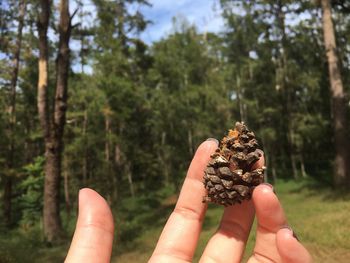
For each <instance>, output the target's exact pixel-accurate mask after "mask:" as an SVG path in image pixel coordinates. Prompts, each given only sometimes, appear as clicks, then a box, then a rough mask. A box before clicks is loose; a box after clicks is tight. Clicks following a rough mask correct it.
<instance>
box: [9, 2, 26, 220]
mask: <svg viewBox="0 0 350 263" xmlns="http://www.w3.org/2000/svg"><path fill="white" fill-rule="evenodd" d="M18 6H19V8H18V9H19V15H18V27H17V36H16V43H15V46H14V51H13V69H12V72H11V81H10V100H9V101H10V105H9V111H8V112H9V151H8V160H7V166H8V171H9V172H10V174H9V175H7V176H6V177H5V186H4V188H5V189H4V215H5V223H6V225H10V224H11V202H12V188H13V185H12V184H13V178H12V177H13V175H12V174H11V172H12V171H13V170H14V169H15V151H16V137H15V134H16V95H17V91H16V89H17V80H18V71H19V66H20V64H19V62H20V54H21V47H22V31H23V25H24V16H25V10H26V1H25V0H21V1H20V2H19V3H18Z"/></svg>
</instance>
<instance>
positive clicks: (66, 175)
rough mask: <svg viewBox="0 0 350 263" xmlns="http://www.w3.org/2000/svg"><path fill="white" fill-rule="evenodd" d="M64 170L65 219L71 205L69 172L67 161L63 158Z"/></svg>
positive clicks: (68, 214)
mask: <svg viewBox="0 0 350 263" xmlns="http://www.w3.org/2000/svg"><path fill="white" fill-rule="evenodd" d="M63 162H64V170H63V178H64V200H65V203H66V212H67V217H68V218H70V211H71V203H70V197H69V172H68V160H67V158H64V161H63Z"/></svg>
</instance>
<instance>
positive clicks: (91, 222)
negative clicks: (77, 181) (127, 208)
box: [65, 188, 114, 262]
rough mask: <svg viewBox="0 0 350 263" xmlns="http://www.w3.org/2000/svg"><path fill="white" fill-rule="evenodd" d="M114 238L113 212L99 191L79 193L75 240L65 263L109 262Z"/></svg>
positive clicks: (86, 190)
mask: <svg viewBox="0 0 350 263" xmlns="http://www.w3.org/2000/svg"><path fill="white" fill-rule="evenodd" d="M113 235H114V222H113V215H112V212H111V210H110V208H109V206H108V204H107V202H106V200H105V199H104V198H103V197H102V196H101V195H99V194H98V193H97V192H96V191H94V190H92V189H89V188H84V189H81V190H80V191H79V213H78V220H77V225H76V229H75V232H74V236H73V240H72V243H71V246H70V248H69V251H68V254H67V258H66V260H65V262H90V261H89V260H91V259H92V258H98V259H99V262H109V260H110V256H111V252H112V245H113Z"/></svg>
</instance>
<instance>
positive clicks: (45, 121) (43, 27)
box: [38, 0, 72, 242]
mask: <svg viewBox="0 0 350 263" xmlns="http://www.w3.org/2000/svg"><path fill="white" fill-rule="evenodd" d="M40 6H41V10H40V13H39V21H38V31H39V56H40V57H39V80H38V111H39V119H40V124H41V127H42V130H43V135H44V139H45V168H44V171H45V184H44V233H45V238H46V240H47V241H48V242H54V241H55V240H57V239H60V236H61V220H60V177H61V166H62V164H61V163H62V160H61V159H62V150H63V132H64V125H65V122H66V110H67V89H68V72H69V52H70V50H69V39H70V35H71V30H72V24H71V21H72V17H71V16H70V15H69V1H68V0H61V1H60V7H59V13H60V21H59V26H58V29H59V43H58V55H57V60H56V87H55V99H54V103H53V105H54V106H53V108H52V112H50V109H49V105H48V87H49V83H48V74H49V69H48V58H49V56H48V39H47V30H48V26H49V19H50V12H51V1H50V0H41V1H40Z"/></svg>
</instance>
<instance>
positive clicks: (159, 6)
mask: <svg viewBox="0 0 350 263" xmlns="http://www.w3.org/2000/svg"><path fill="white" fill-rule="evenodd" d="M150 3H151V4H152V7H142V8H141V12H142V13H143V14H144V16H145V17H146V18H147V19H149V20H151V21H152V22H153V24H151V25H149V26H148V27H147V29H146V31H145V32H143V33H142V35H141V37H142V39H143V40H144V41H145V42H147V43H151V42H153V41H157V40H159V39H160V38H161V37H164V36H166V35H167V34H169V33H171V30H172V18H173V17H174V16H181V17H185V18H186V19H187V20H188V21H189V22H190V23H191V24H195V25H197V27H198V28H199V29H200V31H208V32H219V31H221V30H222V28H223V25H224V22H223V19H222V18H221V16H220V12H221V11H220V5H219V3H218V0H150Z"/></svg>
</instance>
